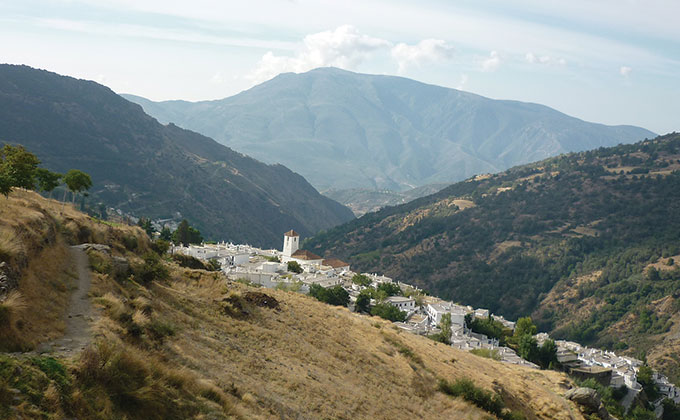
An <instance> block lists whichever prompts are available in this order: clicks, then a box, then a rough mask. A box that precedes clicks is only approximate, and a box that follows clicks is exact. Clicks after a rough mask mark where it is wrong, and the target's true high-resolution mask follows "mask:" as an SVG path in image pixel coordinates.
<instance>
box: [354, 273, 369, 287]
mask: <svg viewBox="0 0 680 420" xmlns="http://www.w3.org/2000/svg"><path fill="white" fill-rule="evenodd" d="M352 283H354V284H358V285H359V286H364V287H368V286H370V285H371V279H370V278H368V276H367V275H365V274H355V275H354V276H352Z"/></svg>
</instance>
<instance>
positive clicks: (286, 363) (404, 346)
mask: <svg viewBox="0 0 680 420" xmlns="http://www.w3.org/2000/svg"><path fill="white" fill-rule="evenodd" d="M250 290H257V291H263V292H265V293H267V294H269V295H271V296H273V297H274V298H276V299H277V300H278V301H279V302H280V309H279V310H271V309H266V308H259V307H255V306H253V305H246V307H245V310H246V312H247V313H248V314H249V315H247V316H233V308H232V309H231V310H230V311H228V312H229V313H231V315H228V314H227V313H225V310H224V308H225V306H227V305H226V303H225V302H223V299H224V298H227V297H231V298H232V299H233V297H234V296H242V295H243V294H244V293H247V292H248V291H250ZM145 293H148V294H147V295H145V296H144V299H148V300H150V301H151V302H153V307H154V311H153V313H154V315H153V316H155V317H160V318H163V319H164V320H166V321H169V322H172V323H173V324H174V325H176V326H177V329H178V332H177V334H176V336H175V337H173V338H172V339H170V340H168V341H166V343H165V344H164V349H163V354H164V357H167V358H168V363H169V364H171V365H173V366H181V367H184V368H189V369H190V370H191V371H193V372H194V373H196V374H198V375H200V376H202V377H204V378H206V379H208V380H209V381H210V383H212V384H215V386H217V387H218V388H219V389H221V390H222V392H224V393H226V394H228V395H230V397H229V398H230V399H231V404H232V405H233V406H234V407H236V408H235V409H237V410H239V412H240V413H241V414H245V415H246V418H272V417H276V418H279V417H281V418H337V419H343V418H376V419H381V418H385V419H387V418H393V419H400V418H426V417H432V418H453V419H461V418H463V419H483V418H488V413H485V412H483V411H481V410H479V409H478V408H476V407H474V406H471V405H469V404H468V403H466V402H464V401H461V400H457V399H452V398H450V397H447V396H445V395H443V394H441V393H439V392H437V390H436V385H437V379H438V378H445V379H447V380H452V379H455V378H460V377H469V378H472V379H473V380H474V381H475V382H476V383H477V384H478V385H479V386H482V387H484V388H486V389H489V390H495V391H496V392H499V393H501V394H502V395H504V397H505V399H506V403H507V404H508V405H509V406H511V407H512V408H513V409H516V410H520V411H524V412H525V413H526V414H527V415H528V417H527V418H546V419H547V418H549V419H580V418H582V417H580V414H578V412H577V410H576V409H575V408H574V407H573V406H572V405H571V403H569V402H567V401H566V400H564V399H563V398H562V397H561V394H562V393H563V392H564V390H565V388H564V387H565V386H566V384H567V379H566V377H565V376H564V375H562V374H558V373H555V372H540V371H534V370H530V369H525V368H520V367H516V366H510V365H505V364H501V363H498V362H494V361H490V360H485V359H481V358H479V357H476V356H474V355H470V354H468V353H465V352H461V351H457V350H455V349H453V348H451V347H448V346H444V345H442V344H438V343H435V342H433V341H431V340H428V339H425V338H423V337H419V336H415V335H410V334H407V333H400V332H399V331H397V330H395V329H394V327H393V326H392V324H391V323H389V322H385V321H382V320H379V319H376V318H370V317H365V316H359V315H356V314H352V313H350V312H349V311H347V310H346V309H344V308H336V307H332V306H328V305H325V304H322V303H319V302H317V301H315V300H313V299H311V298H308V297H306V296H303V295H299V294H296V293H292V292H283V291H277V290H270V289H251V288H249V287H248V286H244V285H241V284H238V283H226V281H225V280H224V279H222V278H221V277H220V276H218V275H215V274H212V273H206V272H198V271H191V270H186V269H176V270H175V272H174V280H173V281H172V282H170V283H166V284H157V285H155V286H154V287H153V288H152V289H151V291H150V292H145ZM131 296H132V295H131ZM131 296H130V297H131ZM138 300H140V299H139V296H137V297H136V298H134V299H132V301H138ZM129 310H133V308H130V309H129ZM98 328H99V331H100V334H110V333H111V332H112V331H116V328H117V327H116V326H115V325H111V323H110V322H109V321H106V322H102V323H101V324H100V326H99V327H98Z"/></svg>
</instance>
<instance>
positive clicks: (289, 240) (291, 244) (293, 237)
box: [283, 229, 300, 257]
mask: <svg viewBox="0 0 680 420" xmlns="http://www.w3.org/2000/svg"><path fill="white" fill-rule="evenodd" d="M299 247H300V235H298V233H297V232H296V231H294V230H292V229H291V230H289V231H288V232H286V233H284V234H283V255H284V256H285V257H290V256H291V255H293V254H294V253H295V251H297V250H298V248H299Z"/></svg>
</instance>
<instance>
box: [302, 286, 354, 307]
mask: <svg viewBox="0 0 680 420" xmlns="http://www.w3.org/2000/svg"><path fill="white" fill-rule="evenodd" d="M309 295H310V296H312V297H314V298H316V299H317V300H320V301H321V302H325V303H328V304H329V305H336V306H347V304H348V303H349V293H347V290H345V289H344V288H343V287H342V286H335V287H331V288H328V289H326V288H325V287H322V286H319V285H318V284H312V285H311V286H310V287H309Z"/></svg>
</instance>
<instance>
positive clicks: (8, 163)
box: [0, 144, 40, 194]
mask: <svg viewBox="0 0 680 420" xmlns="http://www.w3.org/2000/svg"><path fill="white" fill-rule="evenodd" d="M0 155H1V157H2V166H3V171H6V174H7V178H8V179H11V184H12V185H11V186H12V187H19V188H25V189H27V190H32V189H33V188H34V187H35V173H36V168H37V167H38V165H39V164H40V160H39V159H38V158H37V157H36V156H35V155H34V154H33V153H31V152H29V151H27V150H26V149H24V147H23V146H12V145H10V144H6V145H4V146H3V147H2V149H1V150H0ZM7 194H9V193H7Z"/></svg>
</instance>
